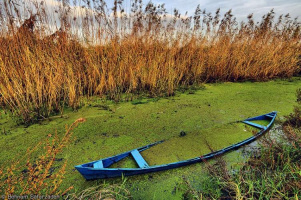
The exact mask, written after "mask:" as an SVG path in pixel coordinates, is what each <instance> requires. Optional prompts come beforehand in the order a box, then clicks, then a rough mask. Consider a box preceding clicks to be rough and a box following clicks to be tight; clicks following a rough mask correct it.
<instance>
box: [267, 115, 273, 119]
mask: <svg viewBox="0 0 301 200" xmlns="http://www.w3.org/2000/svg"><path fill="white" fill-rule="evenodd" d="M265 116H267V117H270V118H273V117H274V115H265Z"/></svg>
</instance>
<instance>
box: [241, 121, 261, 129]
mask: <svg viewBox="0 0 301 200" xmlns="http://www.w3.org/2000/svg"><path fill="white" fill-rule="evenodd" d="M243 122H244V123H246V124H248V125H251V126H254V127H256V128H260V129H266V127H265V126H263V125H260V124H256V123H253V122H250V121H243Z"/></svg>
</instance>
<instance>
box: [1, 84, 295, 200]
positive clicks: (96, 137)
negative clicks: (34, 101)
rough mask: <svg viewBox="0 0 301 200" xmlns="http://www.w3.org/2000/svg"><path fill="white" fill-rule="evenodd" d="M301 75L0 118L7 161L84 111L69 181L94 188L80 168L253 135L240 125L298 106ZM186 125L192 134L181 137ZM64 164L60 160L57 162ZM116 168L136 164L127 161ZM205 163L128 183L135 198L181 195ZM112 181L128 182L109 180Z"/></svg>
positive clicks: (152, 160)
mask: <svg viewBox="0 0 301 200" xmlns="http://www.w3.org/2000/svg"><path fill="white" fill-rule="evenodd" d="M300 85H301V79H300V78H294V79H293V80H290V81H287V80H274V81H269V82H255V83H253V82H245V83H216V84H206V85H205V89H202V90H196V91H194V93H193V94H191V93H190V92H186V93H177V94H176V95H175V96H174V97H169V98H161V99H159V100H158V99H139V100H137V101H134V102H122V103H117V104H116V103H113V102H110V101H107V102H105V103H103V102H101V101H99V100H95V102H92V103H91V105H90V106H89V105H88V104H87V106H84V107H82V108H81V109H79V110H78V111H77V112H72V111H71V110H66V112H65V114H64V117H63V118H60V117H53V118H51V119H50V120H46V121H41V122H40V124H34V125H31V126H29V127H27V128H26V127H24V126H17V125H16V124H15V123H14V121H13V120H11V119H10V117H9V116H8V115H5V114H3V113H2V114H1V116H0V151H1V155H0V166H5V165H6V163H9V161H10V160H11V159H13V158H16V157H18V155H22V154H23V153H24V152H25V151H26V149H27V148H28V147H32V146H34V145H35V144H36V143H37V142H38V141H40V140H42V139H44V138H45V137H46V136H47V135H48V134H49V133H51V134H53V133H54V131H55V130H57V132H58V134H63V133H64V126H65V124H71V123H72V122H74V121H75V120H76V119H78V118H80V117H84V118H86V119H87V121H86V122H85V123H84V124H81V125H79V127H78V128H77V129H76V130H75V131H74V142H73V143H72V144H71V145H70V146H69V147H68V148H67V149H65V151H64V154H63V155H61V158H63V160H66V159H67V160H68V166H67V171H66V179H65V182H64V186H66V187H67V186H70V185H73V186H74V187H75V190H76V191H81V190H83V189H85V188H86V187H88V186H93V185H95V184H97V183H100V182H102V181H101V180H98V181H89V182H87V181H85V180H84V179H83V178H82V177H81V175H80V174H79V173H78V172H77V171H75V170H74V168H73V166H74V165H77V164H82V163H85V162H89V161H92V160H97V159H100V158H104V157H107V156H112V155H115V154H118V153H121V152H124V151H127V150H130V149H133V148H136V147H140V146H143V145H146V144H149V143H152V142H155V141H159V140H167V141H165V142H164V143H162V144H160V145H158V146H156V147H153V148H151V149H149V150H148V151H146V152H143V153H142V154H143V156H144V157H145V159H146V161H147V162H148V163H149V164H163V163H168V162H174V161H179V160H183V159H188V158H192V157H195V156H200V155H202V154H205V153H208V152H209V151H210V150H209V148H208V147H207V145H206V141H207V142H208V143H209V144H210V146H211V147H212V148H213V149H220V148H222V147H226V146H228V145H230V144H233V143H236V142H239V141H241V140H243V139H245V138H247V137H249V136H251V134H252V133H251V130H252V129H250V128H248V127H247V126H246V125H244V124H241V123H233V122H235V121H237V120H242V119H245V118H248V117H252V116H256V115H259V114H263V113H268V112H271V111H274V110H275V111H278V115H279V117H278V120H279V119H280V120H282V119H283V116H284V115H288V114H289V113H291V112H292V110H293V106H292V105H293V104H294V102H295V99H296V97H295V92H296V89H297V88H298V87H300ZM181 131H185V132H186V136H184V137H180V136H179V135H180V132H181ZM225 158H226V159H227V160H228V161H230V163H232V164H233V165H234V164H235V163H237V160H238V159H241V158H240V156H239V155H238V153H235V152H234V153H230V154H227V155H226V156H225ZM61 164H62V162H60V161H57V165H61ZM116 166H127V167H130V166H135V163H134V162H133V161H132V160H131V159H128V160H127V161H124V162H123V163H120V164H118V165H116ZM200 166H203V164H195V165H191V166H188V167H183V168H178V169H174V170H168V171H164V172H158V173H152V174H146V175H139V176H134V177H128V180H127V186H128V187H129V190H130V191H131V193H132V195H133V197H134V198H135V199H152V198H154V199H177V198H180V197H181V192H180V191H178V189H177V188H178V184H179V183H180V182H181V181H182V177H183V176H185V177H188V179H189V180H190V181H191V182H192V184H193V183H195V184H196V185H197V183H198V182H199V181H198V180H200V179H202V178H201V177H200V174H202V173H204V170H203V168H202V167H200ZM106 182H115V183H116V182H117V183H118V182H122V180H121V179H119V178H117V179H110V180H106Z"/></svg>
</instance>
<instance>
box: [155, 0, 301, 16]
mask: <svg viewBox="0 0 301 200" xmlns="http://www.w3.org/2000/svg"><path fill="white" fill-rule="evenodd" d="M152 2H154V3H165V6H166V8H167V11H168V12H170V10H172V9H173V8H178V9H179V10H180V11H181V13H182V14H184V13H185V12H186V11H188V13H189V14H190V15H192V14H193V13H194V11H195V8H196V7H197V5H198V4H200V6H201V9H202V10H204V9H206V11H207V12H211V13H214V12H215V11H216V10H217V9H218V8H220V9H221V13H225V12H227V11H228V10H230V9H232V12H233V14H234V16H235V17H237V19H238V21H241V20H246V18H247V16H248V14H251V13H253V14H254V18H255V19H256V20H257V21H259V20H260V19H261V17H262V16H263V15H264V14H266V13H268V12H269V11H270V10H271V9H273V8H274V11H275V12H276V14H278V15H280V14H286V13H290V14H291V16H292V17H293V18H294V17H297V16H299V15H300V10H301V2H300V0H166V1H162V0H153V1H152ZM300 17H301V16H300Z"/></svg>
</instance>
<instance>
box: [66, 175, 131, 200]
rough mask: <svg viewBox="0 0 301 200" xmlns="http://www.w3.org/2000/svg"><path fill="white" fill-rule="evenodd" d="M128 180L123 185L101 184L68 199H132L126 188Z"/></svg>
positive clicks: (74, 194)
mask: <svg viewBox="0 0 301 200" xmlns="http://www.w3.org/2000/svg"><path fill="white" fill-rule="evenodd" d="M125 183H126V179H124V180H123V182H122V184H106V183H103V184H100V185H98V186H94V187H89V188H87V189H85V190H83V191H81V192H79V193H73V194H69V195H68V196H67V199H70V200H84V199H95V200H101V199H132V197H131V194H130V192H129V191H128V190H127V189H126V187H125Z"/></svg>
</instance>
